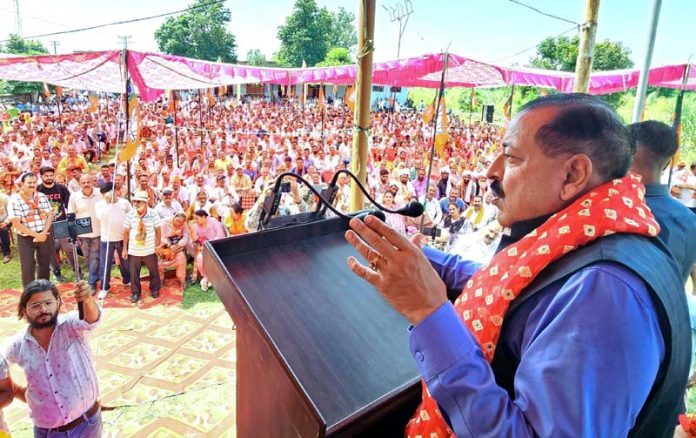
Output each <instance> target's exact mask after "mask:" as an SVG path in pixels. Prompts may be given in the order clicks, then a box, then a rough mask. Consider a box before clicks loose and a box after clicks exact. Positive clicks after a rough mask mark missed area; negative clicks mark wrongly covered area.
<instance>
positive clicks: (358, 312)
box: [205, 218, 420, 437]
mask: <svg viewBox="0 0 696 438" xmlns="http://www.w3.org/2000/svg"><path fill="white" fill-rule="evenodd" d="M346 229H347V221H346V220H343V219H340V218H334V219H327V220H322V221H319V222H314V223H310V224H305V225H299V226H293V227H288V228H283V229H279V230H270V231H262V232H258V233H252V234H247V235H242V236H235V237H230V238H227V239H222V240H218V241H215V242H209V243H207V244H206V248H205V251H206V254H205V257H206V270H207V272H208V273H209V278H210V279H211V281H212V283H213V284H214V285H215V290H216V291H217V293H218V295H219V296H220V298H221V300H222V301H223V303H224V304H225V308H226V309H227V311H228V313H229V314H230V316H232V318H233V320H234V321H235V323H236V325H237V431H238V434H239V436H241V437H247V436H254V437H266V436H273V437H276V436H302V437H305V436H355V435H360V434H365V435H372V436H374V434H375V433H378V434H379V435H380V436H403V428H404V426H405V424H406V421H407V420H408V418H409V417H410V415H411V414H412V413H413V411H414V409H415V407H416V405H417V403H418V401H419V398H420V397H419V394H420V387H419V375H418V372H417V370H416V367H415V365H414V364H413V361H412V359H411V356H410V354H409V352H408V333H407V327H408V322H407V321H406V320H405V319H404V318H402V317H401V316H400V315H399V314H397V313H396V312H395V311H394V310H393V309H392V308H391V307H390V306H389V305H388V304H387V303H386V302H385V301H384V300H383V299H382V297H381V296H380V295H379V293H378V292H377V291H376V290H375V289H374V288H373V287H372V286H370V285H369V284H368V283H366V282H364V281H363V280H361V279H360V278H358V277H356V276H355V275H354V274H353V273H352V272H351V271H350V270H349V268H348V266H347V264H346V259H347V257H348V256H349V255H357V252H356V251H355V250H354V249H353V247H352V246H351V245H349V244H348V243H347V242H346V241H345V239H344V237H343V236H344V232H345V230H346Z"/></svg>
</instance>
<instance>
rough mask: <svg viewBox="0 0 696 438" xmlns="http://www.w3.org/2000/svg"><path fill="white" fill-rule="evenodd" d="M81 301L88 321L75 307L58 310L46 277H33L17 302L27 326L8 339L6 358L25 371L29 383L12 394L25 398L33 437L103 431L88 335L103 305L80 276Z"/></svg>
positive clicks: (89, 435) (91, 437)
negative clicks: (63, 310)
mask: <svg viewBox="0 0 696 438" xmlns="http://www.w3.org/2000/svg"><path fill="white" fill-rule="evenodd" d="M74 296H75V300H77V302H81V303H83V306H84V320H81V319H79V318H78V313H77V312H76V311H72V312H68V313H62V314H59V312H60V308H61V305H62V300H61V297H60V294H59V293H58V289H57V288H56V287H55V286H54V285H53V284H52V283H51V282H50V281H48V280H36V281H33V282H31V283H30V284H29V285H28V286H27V287H26V288H25V289H24V292H23V293H22V296H21V297H20V299H19V305H18V306H17V307H18V309H17V313H18V316H19V318H20V319H24V318H26V320H27V322H28V323H29V327H28V328H27V329H26V330H22V331H21V332H20V333H17V334H16V335H15V336H14V337H12V338H11V339H10V342H9V344H8V345H7V346H6V347H5V352H4V353H5V357H6V359H7V361H8V362H9V363H15V364H17V365H18V366H19V367H20V368H22V369H23V370H24V373H25V375H26V380H27V386H26V388H24V387H20V386H17V385H16V382H15V394H14V396H15V397H17V398H19V399H20V400H22V401H25V402H27V404H28V405H29V411H30V413H31V418H32V420H33V422H34V436H35V437H49V436H66V437H80V438H96V437H99V436H101V430H102V422H101V409H100V407H99V402H98V401H97V398H98V397H99V388H98V385H97V375H96V373H95V372H94V359H93V357H92V351H91V349H90V348H89V344H88V343H87V335H88V333H89V332H91V331H92V330H93V329H94V328H95V327H96V326H97V325H98V323H99V322H100V320H101V310H100V309H99V307H98V306H97V303H96V302H95V300H94V298H92V295H91V293H90V290H89V287H88V285H87V284H86V283H85V282H84V281H81V282H79V283H77V285H76V288H75V291H74Z"/></svg>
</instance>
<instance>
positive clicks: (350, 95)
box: [345, 85, 355, 112]
mask: <svg viewBox="0 0 696 438" xmlns="http://www.w3.org/2000/svg"><path fill="white" fill-rule="evenodd" d="M345 99H346V105H348V108H350V110H351V112H355V86H354V85H351V86H350V87H348V89H347V90H346V94H345Z"/></svg>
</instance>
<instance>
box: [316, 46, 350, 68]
mask: <svg viewBox="0 0 696 438" xmlns="http://www.w3.org/2000/svg"><path fill="white" fill-rule="evenodd" d="M353 62H354V61H353V57H352V56H350V52H349V51H348V49H346V48H344V47H334V48H333V49H331V50H329V53H327V54H326V58H324V60H323V61H321V62H320V63H318V64H317V67H330V66H332V65H347V64H353Z"/></svg>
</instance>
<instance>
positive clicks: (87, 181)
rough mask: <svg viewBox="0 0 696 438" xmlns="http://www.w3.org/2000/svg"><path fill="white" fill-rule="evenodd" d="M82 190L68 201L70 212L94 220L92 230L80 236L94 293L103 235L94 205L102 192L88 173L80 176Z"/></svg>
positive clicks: (97, 278) (78, 217) (78, 216)
mask: <svg viewBox="0 0 696 438" xmlns="http://www.w3.org/2000/svg"><path fill="white" fill-rule="evenodd" d="M80 187H81V188H82V189H81V190H80V191H78V192H75V193H73V194H72V196H70V202H68V213H75V218H77V219H80V218H90V219H91V221H92V232H91V233H88V234H83V235H82V236H79V237H78V240H79V241H80V248H81V249H82V255H83V256H84V257H85V261H86V262H87V267H88V269H89V278H88V283H89V287H91V288H92V293H95V292H96V290H97V281H99V242H100V238H99V236H100V235H101V225H100V224H99V218H98V217H97V212H96V210H95V209H94V206H95V205H96V204H97V202H98V201H99V200H100V199H102V195H101V193H99V192H98V191H96V190H94V177H93V176H92V175H89V174H86V175H82V177H81V178H80Z"/></svg>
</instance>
